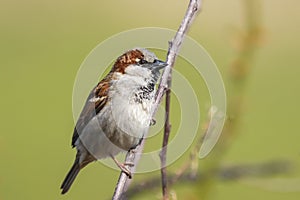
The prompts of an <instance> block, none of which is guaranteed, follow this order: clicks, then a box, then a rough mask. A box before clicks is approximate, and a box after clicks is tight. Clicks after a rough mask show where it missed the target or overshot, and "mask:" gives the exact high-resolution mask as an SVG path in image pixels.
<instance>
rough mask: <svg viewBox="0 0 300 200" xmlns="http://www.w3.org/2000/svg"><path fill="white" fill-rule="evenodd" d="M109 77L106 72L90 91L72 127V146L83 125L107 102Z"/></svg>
mask: <svg viewBox="0 0 300 200" xmlns="http://www.w3.org/2000/svg"><path fill="white" fill-rule="evenodd" d="M110 77H111V74H108V75H107V76H106V77H105V78H104V79H103V80H102V81H100V82H99V83H98V85H97V86H96V87H95V88H94V89H93V90H92V91H91V92H90V94H89V96H88V98H87V100H86V102H85V105H84V107H83V109H82V111H81V113H80V116H79V118H78V120H77V123H76V126H75V128H74V132H73V137H72V147H75V142H76V141H77V139H78V138H79V135H80V133H81V132H82V130H83V129H84V127H85V126H86V125H87V124H88V123H89V121H90V120H91V119H92V118H93V117H94V116H96V115H97V114H98V113H99V112H100V111H101V110H102V108H103V107H104V105H105V104H106V103H107V101H108V90H109V85H110V82H109V80H110Z"/></svg>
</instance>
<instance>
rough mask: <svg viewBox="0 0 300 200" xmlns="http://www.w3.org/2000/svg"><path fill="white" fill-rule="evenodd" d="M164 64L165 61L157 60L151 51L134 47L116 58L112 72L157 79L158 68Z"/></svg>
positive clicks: (165, 64)
mask: <svg viewBox="0 0 300 200" xmlns="http://www.w3.org/2000/svg"><path fill="white" fill-rule="evenodd" d="M166 66H167V63H165V62H163V61H160V60H158V59H157V57H156V55H155V54H154V53H153V52H151V51H149V50H147V49H143V48H135V49H132V50H129V51H127V52H125V53H124V54H123V55H121V56H120V57H119V58H118V59H117V60H116V62H115V64H114V66H113V68H112V72H119V73H121V74H128V75H132V76H139V77H145V78H147V77H149V76H151V77H153V78H155V79H157V78H158V76H159V70H160V69H162V68H164V67H166Z"/></svg>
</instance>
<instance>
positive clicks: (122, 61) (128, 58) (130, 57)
mask: <svg viewBox="0 0 300 200" xmlns="http://www.w3.org/2000/svg"><path fill="white" fill-rule="evenodd" d="M143 58H144V54H143V53H142V52H141V51H139V50H138V49H134V50H130V51H127V52H126V53H124V54H123V55H121V56H120V57H119V58H118V59H117V61H116V62H115V64H114V66H113V68H112V71H115V72H120V73H122V74H124V73H125V69H126V67H127V66H128V65H131V64H136V59H143Z"/></svg>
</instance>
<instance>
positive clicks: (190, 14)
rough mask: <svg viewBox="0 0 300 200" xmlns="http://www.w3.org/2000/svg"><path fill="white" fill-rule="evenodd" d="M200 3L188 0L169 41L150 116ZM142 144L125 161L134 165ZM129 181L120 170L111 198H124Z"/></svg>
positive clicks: (160, 96) (166, 85) (162, 93)
mask: <svg viewBox="0 0 300 200" xmlns="http://www.w3.org/2000/svg"><path fill="white" fill-rule="evenodd" d="M201 3H202V0H190V3H189V6H188V9H187V11H186V14H185V17H184V19H183V20H182V22H181V25H180V27H179V29H178V31H177V33H176V35H175V37H174V38H173V40H172V42H170V47H169V50H168V54H167V61H166V62H167V63H168V66H167V67H166V68H165V70H164V72H163V74H162V78H161V81H160V83H159V86H158V90H157V93H156V98H155V103H154V105H153V109H152V112H151V116H152V117H153V116H154V115H155V113H156V111H157V109H158V106H159V104H160V102H161V99H162V96H163V95H164V93H165V92H166V91H165V89H166V88H167V87H168V82H169V80H170V79H171V70H172V67H173V66H174V63H175V59H176V57H177V54H178V52H179V50H180V47H181V44H182V42H183V39H184V35H185V33H186V32H187V31H188V29H189V27H190V26H191V23H192V21H193V19H194V17H195V16H196V13H197V11H198V10H199V8H200V7H201ZM169 83H170V82H169ZM144 137H146V136H144ZM143 146H144V140H143V142H142V144H141V145H140V146H139V147H137V149H136V150H135V151H129V152H128V153H127V155H126V159H125V162H128V163H134V164H135V166H136V165H137V163H138V161H139V157H140V156H135V155H134V154H136V153H135V152H137V154H138V155H141V153H142V150H143ZM129 170H131V171H132V173H133V172H134V168H129ZM130 182H131V181H130V180H129V179H128V177H127V175H126V174H125V173H124V172H121V174H120V177H119V180H118V183H117V186H116V188H115V192H114V195H113V198H112V199H113V200H117V199H122V198H124V196H123V193H124V192H126V190H127V188H128V186H129V184H130Z"/></svg>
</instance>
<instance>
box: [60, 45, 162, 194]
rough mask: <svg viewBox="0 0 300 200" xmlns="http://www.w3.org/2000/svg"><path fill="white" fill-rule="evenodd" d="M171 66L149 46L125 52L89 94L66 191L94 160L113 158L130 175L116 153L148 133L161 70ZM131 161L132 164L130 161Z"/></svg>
mask: <svg viewBox="0 0 300 200" xmlns="http://www.w3.org/2000/svg"><path fill="white" fill-rule="evenodd" d="M165 66H167V64H166V63H165V62H162V61H160V60H157V57H156V56H155V54H154V53H152V52H150V51H148V50H146V49H141V48H137V49H133V50H130V51H127V52H125V53H124V54H123V55H121V56H120V57H119V58H118V59H117V60H116V61H115V63H114V65H113V67H112V69H111V71H110V72H109V73H108V74H107V75H106V77H105V78H103V79H102V80H101V81H100V82H99V83H98V84H97V86H96V87H95V88H94V89H93V90H92V91H91V93H90V94H89V96H88V98H87V100H86V103H85V105H84V108H83V110H82V112H81V114H80V116H79V118H78V121H77V123H76V126H75V128H74V133H73V137H72V146H73V147H76V149H77V154H76V158H75V162H74V164H73V166H72V168H71V170H70V171H69V173H68V174H67V176H66V178H65V180H64V181H63V183H62V185H61V189H62V192H61V193H62V194H65V193H66V192H67V191H68V190H69V189H70V187H71V185H72V183H73V181H74V179H75V178H76V176H77V174H78V172H79V171H80V170H81V169H82V168H84V167H85V166H86V165H87V164H89V163H90V162H93V161H96V160H98V159H103V158H106V157H111V158H112V159H113V160H114V161H115V163H116V164H117V165H118V167H119V168H120V169H121V170H122V171H124V172H125V173H127V175H129V176H130V171H129V170H128V169H127V168H126V163H120V162H118V161H117V160H116V159H115V155H117V154H118V153H120V152H126V151H129V150H130V149H133V148H135V147H136V146H137V145H138V144H139V143H140V141H141V139H142V138H143V135H144V134H145V133H146V132H147V130H148V127H149V125H150V122H151V109H152V105H153V102H154V96H155V84H156V82H157V80H158V78H159V75H160V73H159V70H160V69H162V68H164V67H165ZM127 164H128V163H127Z"/></svg>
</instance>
